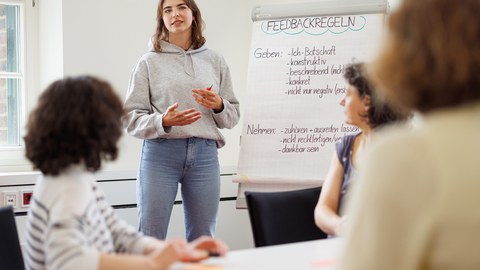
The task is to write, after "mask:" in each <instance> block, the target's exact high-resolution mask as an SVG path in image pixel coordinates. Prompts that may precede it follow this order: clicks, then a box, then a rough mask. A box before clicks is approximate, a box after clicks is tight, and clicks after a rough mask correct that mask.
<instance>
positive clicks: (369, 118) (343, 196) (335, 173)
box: [315, 63, 409, 236]
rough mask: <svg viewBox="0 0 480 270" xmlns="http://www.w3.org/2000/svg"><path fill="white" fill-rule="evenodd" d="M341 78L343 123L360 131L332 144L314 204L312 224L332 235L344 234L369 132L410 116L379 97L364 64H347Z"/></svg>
mask: <svg viewBox="0 0 480 270" xmlns="http://www.w3.org/2000/svg"><path fill="white" fill-rule="evenodd" d="M344 78H345V80H346V81H347V90H346V94H345V97H344V98H343V99H342V100H341V101H340V105H341V106H342V107H343V108H344V112H345V123H347V124H350V125H353V126H356V127H358V128H359V130H360V132H357V133H354V134H350V135H346V136H345V137H343V138H342V140H341V141H340V142H338V143H337V144H336V145H335V148H336V151H335V153H334V155H333V157H332V160H331V163H330V168H329V171H328V173H327V176H326V178H325V181H324V183H323V186H322V192H321V194H320V198H319V200H318V204H317V206H316V207H315V223H316V224H317V226H318V227H319V228H320V229H322V230H323V231H324V232H326V233H327V234H329V235H331V236H338V235H341V234H342V233H343V229H344V225H345V224H344V223H345V220H346V218H347V217H346V216H345V215H344V213H343V205H344V204H345V202H346V201H347V199H348V197H349V196H348V195H349V187H350V183H351V181H352V178H353V176H354V172H355V171H356V167H357V161H358V159H359V157H360V156H361V153H362V152H363V151H364V149H365V148H366V146H367V145H368V144H369V142H370V138H371V136H372V134H373V133H374V132H375V131H376V130H377V129H378V128H380V127H382V126H385V125H387V124H392V123H396V122H400V121H404V120H406V119H407V118H408V117H409V113H406V112H403V111H400V110H397V109H394V108H392V107H391V106H389V105H388V104H386V103H385V102H383V101H381V100H380V99H379V98H378V96H377V94H376V93H375V91H374V90H373V89H372V87H371V85H370V83H369V82H368V79H367V74H366V70H365V64H363V63H354V64H351V65H348V66H347V67H346V69H345V74H344Z"/></svg>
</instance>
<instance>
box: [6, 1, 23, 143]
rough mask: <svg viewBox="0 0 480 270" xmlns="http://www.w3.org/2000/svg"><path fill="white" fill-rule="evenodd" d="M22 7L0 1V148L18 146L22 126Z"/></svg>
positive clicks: (18, 4) (16, 3)
mask: <svg viewBox="0 0 480 270" xmlns="http://www.w3.org/2000/svg"><path fill="white" fill-rule="evenodd" d="M23 26H24V25H23V5H21V4H20V3H19V2H18V1H16V2H14V1H12V2H0V147H2V148H3V147H6V146H19V145H21V135H20V127H21V126H22V124H23V119H22V117H21V116H22V113H23V109H24V108H23V105H22V104H23V93H24V90H23V89H24V85H25V73H24V68H23V66H24V65H23V58H24V57H23V47H24V46H23V41H24V33H23V32H24V31H23Z"/></svg>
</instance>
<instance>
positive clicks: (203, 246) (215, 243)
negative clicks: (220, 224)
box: [182, 236, 228, 261]
mask: <svg viewBox="0 0 480 270" xmlns="http://www.w3.org/2000/svg"><path fill="white" fill-rule="evenodd" d="M188 246H189V248H190V249H191V250H194V251H197V252H198V251H206V252H207V254H215V255H214V256H225V254H227V251H228V247H227V245H226V244H225V243H224V242H222V241H221V240H218V239H213V238H212V237H209V236H201V237H199V238H197V239H195V240H194V241H193V242H191V243H189V244H188ZM210 256H211V255H210ZM182 260H183V261H195V260H198V259H196V258H189V257H188V256H184V257H183V258H182Z"/></svg>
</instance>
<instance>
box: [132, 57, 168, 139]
mask: <svg viewBox="0 0 480 270" xmlns="http://www.w3.org/2000/svg"><path fill="white" fill-rule="evenodd" d="M124 108H125V116H124V117H123V126H124V128H125V130H126V132H127V133H128V134H130V135H132V136H134V137H137V138H139V139H153V138H158V137H159V136H161V135H162V134H165V133H167V132H168V129H167V130H165V129H164V128H163V125H162V116H163V114H161V113H158V112H155V111H154V110H153V109H152V105H151V103H150V86H149V77H148V66H147V63H146V62H145V61H142V60H140V61H139V63H138V64H137V66H136V67H135V69H134V70H133V72H132V75H131V77H130V82H129V85H128V92H127V96H126V98H125V104H124Z"/></svg>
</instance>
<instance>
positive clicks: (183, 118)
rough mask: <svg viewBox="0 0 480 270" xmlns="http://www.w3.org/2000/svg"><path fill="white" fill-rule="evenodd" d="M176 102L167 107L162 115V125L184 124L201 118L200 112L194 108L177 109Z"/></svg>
mask: <svg viewBox="0 0 480 270" xmlns="http://www.w3.org/2000/svg"><path fill="white" fill-rule="evenodd" d="M178 106H179V105H178V102H175V104H173V105H172V106H170V107H168V108H167V110H166V111H165V113H164V114H163V117H162V124H163V126H164V127H171V126H186V125H190V124H191V123H194V122H196V121H197V120H198V119H200V118H202V113H201V112H200V111H197V110H195V109H194V108H191V109H188V110H183V111H178V110H177V109H178Z"/></svg>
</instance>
